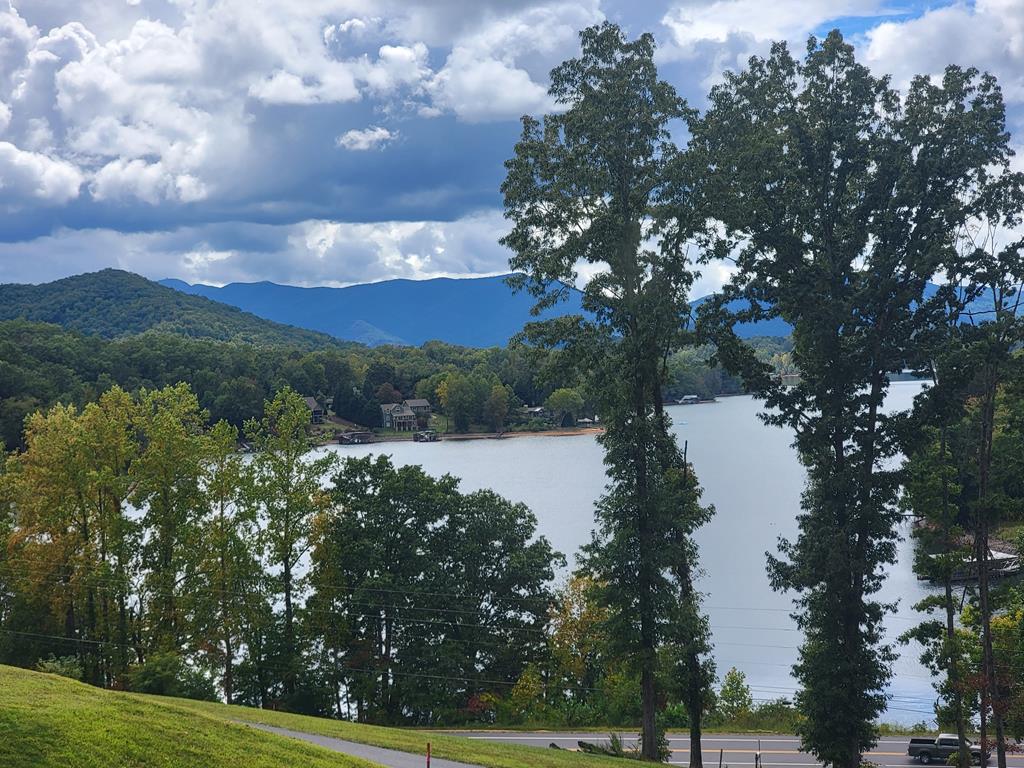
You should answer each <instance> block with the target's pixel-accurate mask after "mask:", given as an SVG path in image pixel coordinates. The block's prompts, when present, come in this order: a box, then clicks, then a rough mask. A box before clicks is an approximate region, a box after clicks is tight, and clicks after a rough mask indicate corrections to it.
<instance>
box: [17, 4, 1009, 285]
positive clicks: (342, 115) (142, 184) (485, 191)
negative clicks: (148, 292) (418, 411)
mask: <svg viewBox="0 0 1024 768" xmlns="http://www.w3.org/2000/svg"><path fill="white" fill-rule="evenodd" d="M914 6H915V4H913V3H912V4H910V5H909V7H910V8H911V9H912V8H913V7H914ZM893 14H896V15H893ZM606 15H607V16H609V17H611V18H613V19H615V20H616V21H618V22H620V23H622V24H623V26H624V27H625V28H626V30H627V32H628V33H629V34H631V35H635V34H637V33H639V32H640V31H642V30H644V29H651V30H652V31H654V32H655V35H656V37H657V39H658V44H659V54H658V55H659V57H660V59H659V63H661V64H662V65H663V66H662V74H663V76H665V77H667V78H668V79H669V80H670V81H672V82H673V83H674V84H675V85H676V86H677V87H678V88H679V90H680V91H681V92H682V93H684V94H685V95H687V97H688V98H692V99H693V100H694V103H695V104H698V105H699V104H700V100H701V99H702V97H703V95H704V94H706V92H707V86H708V85H709V84H710V83H711V82H713V81H714V80H715V79H716V78H718V77H719V76H720V73H721V71H722V70H723V69H725V68H730V67H736V66H742V64H743V63H744V62H745V60H746V58H747V57H748V56H749V55H750V54H752V53H764V52H765V51H766V50H767V46H768V43H769V41H770V40H774V39H786V40H789V41H790V42H791V43H792V44H793V45H794V48H796V49H797V50H799V48H800V47H801V46H802V42H803V40H804V39H805V37H806V35H807V34H808V33H811V32H814V31H818V30H820V29H822V28H827V26H829V25H833V24H835V25H839V26H840V27H842V28H844V29H849V31H850V34H848V35H847V37H848V39H851V40H853V41H854V42H855V43H856V44H857V46H858V55H859V56H860V57H861V59H862V60H864V61H867V62H868V63H869V64H870V65H871V66H872V67H873V68H874V69H875V70H876V71H877V72H879V73H882V72H891V73H893V74H894V75H895V76H896V81H897V83H898V84H901V83H904V82H906V80H907V79H909V77H910V76H911V75H912V74H914V73H917V72H930V73H938V72H940V71H941V69H942V67H943V66H944V65H945V64H946V63H948V62H950V61H954V62H956V63H960V64H964V65H976V66H979V67H981V68H984V69H989V70H991V71H993V72H994V73H996V74H997V75H998V76H999V77H1000V81H1001V82H1002V84H1003V86H1004V89H1005V93H1006V96H1007V103H1008V106H1009V108H1010V123H1011V126H1012V127H1013V128H1014V130H1015V131H1017V132H1018V133H1019V132H1020V131H1021V130H1024V123H1022V119H1024V44H1022V42H1021V41H1022V40H1024V3H1021V2H1019V0H975V1H974V2H968V1H967V0H963V1H960V0H953V1H952V2H945V1H944V2H942V3H938V4H935V7H933V8H930V9H927V10H924V11H914V10H908V9H907V4H906V3H898V2H896V0H776V2H772V3H766V2H764V1H763V0H661V2H660V3H658V4H657V5H655V4H640V3H630V2H627V0H478V2H474V3H466V2H465V0H373V1H372V2H371V0H315V1H313V2H302V3H253V2H251V0H209V1H207V0H204V1H203V2H198V1H197V0H171V1H170V2H168V0H131V3H129V2H126V1H117V2H111V0H0V209H2V210H4V211H13V210H18V211H29V212H30V213H31V214H32V215H30V216H19V217H17V218H12V222H13V223H14V225H12V226H10V227H6V228H0V229H2V230H3V231H2V232H0V240H3V239H5V238H6V239H10V240H15V239H20V240H25V239H26V238H31V237H37V238H38V239H37V240H34V241H29V242H23V243H18V244H14V245H7V246H3V248H2V249H0V253H3V254H6V257H4V261H5V262H7V263H0V276H2V275H3V274H4V271H7V272H8V274H7V275H6V277H7V278H8V279H10V278H12V275H11V274H9V273H10V269H11V266H10V262H11V261H12V259H11V258H8V257H10V256H11V255H13V254H26V255H31V257H32V260H30V261H25V260H20V263H23V264H25V265H26V266H25V267H24V269H26V270H27V272H26V273H25V274H30V273H31V272H32V270H33V269H36V270H38V272H37V274H39V275H42V274H44V273H46V274H47V275H48V276H52V273H53V272H54V271H57V272H61V273H62V274H66V273H69V272H74V271H81V270H82V269H91V268H96V267H97V266H103V264H104V260H106V263H110V264H117V265H120V266H123V267H125V268H129V269H135V270H136V271H141V272H143V273H144V274H147V275H150V276H156V277H163V276H165V275H169V274H174V275H176V276H181V277H185V278H187V279H202V280H209V281H212V282H222V281H225V280H252V279H275V280H280V281H286V282H302V283H305V284H317V283H332V284H338V283H346V282H360V281H363V280H367V279H384V278H387V277H397V276H404V277H424V276H433V275H440V274H454V275H458V274H474V273H478V272H497V271H503V270H504V269H505V266H506V257H507V254H505V253H504V252H503V251H502V249H501V248H500V247H498V246H497V244H496V239H497V237H499V236H500V234H501V233H502V232H504V228H505V223H504V222H503V221H502V220H501V218H500V216H499V215H498V214H497V211H496V210H494V209H495V208H496V207H497V206H500V195H499V193H498V185H499V184H500V180H501V176H502V173H503V171H502V165H501V163H502V161H503V160H504V159H505V158H507V157H508V154H509V152H510V151H511V147H512V144H513V143H514V141H515V136H516V134H517V127H516V126H515V125H514V121H515V120H516V118H518V117H519V116H520V115H522V114H523V113H532V114H537V113H540V112H545V111H550V110H552V109H554V108H555V105H553V104H552V103H551V101H550V99H549V97H548V95H547V87H548V72H549V70H550V69H551V67H553V66H554V65H556V64H557V63H558V62H560V61H562V60H564V59H565V58H567V57H569V56H573V55H575V54H576V53H577V51H578V32H579V30H580V29H581V28H583V27H585V26H587V25H590V24H593V23H595V22H599V21H601V20H602V19H603V18H604V17H605V16H606ZM659 22H660V23H659ZM399 136H400V139H401V140H400V141H398V140H396V139H397V138H398V137H399ZM383 147H387V151H386V152H373V151H371V150H375V149H381V148H383ZM339 148H340V150H339ZM342 150H343V151H342ZM481 209H485V210H486V212H485V213H471V212H473V211H479V210H481ZM378 220H380V221H378ZM125 221H128V222H131V227H132V228H133V229H141V230H144V231H141V232H134V233H124V234H122V233H119V232H117V231H116V230H117V228H118V227H119V226H123V225H122V222H125ZM83 222H88V223H89V224H90V225H91V226H93V227H96V228H95V229H88V230H84V231H81V232H79V231H76V230H75V229H74V227H81V226H83V224H82V223H83ZM12 249H13V250H12ZM48 249H51V250H52V253H58V254H61V257H57V256H52V255H47V254H49V253H50V252H51V251H49V250H48ZM89 249H95V254H92V255H87V251H89ZM96 254H106V256H98V255H96ZM62 258H63V259H64V260H66V262H67V265H68V266H67V267H62V266H60V261H61V259H62ZM48 265H49V266H48ZM47 270H49V272H47ZM707 273H708V274H707V275H706V276H705V281H706V283H707V287H708V288H710V287H712V285H713V284H714V283H717V282H719V281H720V280H721V279H722V275H719V274H713V271H712V270H711V269H709V270H707ZM24 276H25V275H24V274H23V275H21V277H24ZM702 290H704V289H702Z"/></svg>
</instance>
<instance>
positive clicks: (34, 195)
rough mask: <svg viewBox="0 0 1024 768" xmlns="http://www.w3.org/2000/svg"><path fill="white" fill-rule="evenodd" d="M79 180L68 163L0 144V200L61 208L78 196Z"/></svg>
mask: <svg viewBox="0 0 1024 768" xmlns="http://www.w3.org/2000/svg"><path fill="white" fill-rule="evenodd" d="M82 181H83V177H82V174H81V173H80V172H79V170H78V169H77V168H76V167H75V166H74V165H72V164H71V163H67V162H64V161H63V160H60V159H57V158H53V157H49V156H47V155H43V154H39V153H37V152H26V151H24V150H21V149H18V147H16V146H14V145H13V144H11V143H10V142H9V141H0V200H2V199H6V200H7V201H8V202H12V203H15V204H17V203H20V202H27V201H35V202H36V203H39V204H44V205H60V204H62V203H66V202H67V201H68V200H71V199H72V198H74V197H77V196H78V190H79V187H81V186H82ZM15 207H17V205H15Z"/></svg>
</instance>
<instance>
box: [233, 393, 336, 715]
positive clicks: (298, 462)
mask: <svg viewBox="0 0 1024 768" xmlns="http://www.w3.org/2000/svg"><path fill="white" fill-rule="evenodd" d="M308 433H309V409H308V408H307V407H306V403H305V401H304V400H303V398H302V396H301V395H299V394H298V393H297V392H295V391H294V390H292V389H290V388H288V387H286V388H284V389H282V390H281V391H280V392H278V393H277V395H276V396H275V397H274V399H273V400H272V401H267V403H266V404H265V406H264V415H263V419H262V420H260V421H255V420H254V421H250V422H247V423H246V435H247V436H248V438H249V439H250V441H252V444H253V445H254V446H255V447H256V448H257V450H258V452H257V454H256V456H255V457H254V458H253V461H252V464H251V465H250V470H251V476H250V478H249V480H248V481H247V483H248V484H249V485H248V487H249V493H250V498H249V503H252V504H254V505H255V506H256V508H257V510H258V513H259V514H260V515H261V517H262V519H261V522H262V524H263V528H264V540H265V542H266V546H267V557H268V559H269V561H270V563H271V564H272V565H273V566H274V567H275V568H277V569H279V572H278V573H277V574H275V576H274V578H273V581H274V582H275V583H276V585H277V594H279V595H280V597H281V601H282V603H283V605H284V617H283V637H282V644H281V656H282V658H281V667H282V675H281V677H282V682H283V687H284V694H285V697H286V698H289V697H291V696H293V695H294V694H295V693H296V688H297V684H296V681H297V678H298V675H299V672H300V666H301V662H300V658H299V648H298V644H297V635H296V618H295V613H296V608H297V593H298V591H299V589H298V588H299V579H298V576H297V574H296V566H298V564H299V561H300V560H301V559H302V557H303V555H305V553H306V552H307V551H308V549H309V546H310V541H309V534H310V526H311V524H312V520H313V517H314V515H316V513H317V512H319V511H320V510H322V509H324V508H326V507H327V505H328V504H329V499H328V496H327V494H326V493H325V492H324V491H323V490H322V488H321V481H322V479H323V478H324V477H326V476H327V474H328V472H329V471H330V469H331V468H332V467H333V466H334V464H335V454H333V453H325V454H323V455H321V456H308V455H307V454H308V453H309V452H310V450H311V449H312V447H313V446H312V443H311V441H310V437H309V434H308Z"/></svg>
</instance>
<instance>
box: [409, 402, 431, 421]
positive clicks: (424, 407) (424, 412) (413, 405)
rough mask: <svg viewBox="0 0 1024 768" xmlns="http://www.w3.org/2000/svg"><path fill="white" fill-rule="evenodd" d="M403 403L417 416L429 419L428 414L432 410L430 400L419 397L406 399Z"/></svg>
mask: <svg viewBox="0 0 1024 768" xmlns="http://www.w3.org/2000/svg"><path fill="white" fill-rule="evenodd" d="M404 405H407V406H408V407H409V408H410V409H411V410H412V412H413V413H415V414H416V415H417V416H418V417H422V418H424V419H429V418H430V414H431V413H432V412H433V411H432V409H431V407H430V401H429V400H424V399H423V398H421V397H417V398H413V399H412V400H406V401H405V402H404Z"/></svg>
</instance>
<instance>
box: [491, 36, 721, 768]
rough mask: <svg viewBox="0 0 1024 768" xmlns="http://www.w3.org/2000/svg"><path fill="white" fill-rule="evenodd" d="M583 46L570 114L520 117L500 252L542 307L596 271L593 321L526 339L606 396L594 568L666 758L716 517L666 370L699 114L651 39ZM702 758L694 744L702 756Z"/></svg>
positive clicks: (655, 751)
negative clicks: (707, 537) (668, 671)
mask: <svg viewBox="0 0 1024 768" xmlns="http://www.w3.org/2000/svg"><path fill="white" fill-rule="evenodd" d="M580 39H581V43H582V53H581V55H580V57H579V58H576V59H571V60H569V61H566V62H564V63H563V64H561V65H559V66H558V67H556V68H555V69H554V70H553V71H552V72H551V88H550V94H551V97H552V98H553V99H554V101H556V102H557V103H558V104H559V105H560V106H561V107H563V108H564V111H562V112H560V113H558V114H552V115H546V116H545V117H544V118H543V120H537V119H534V118H532V117H524V118H523V131H522V136H521V138H520V140H519V142H518V143H517V144H516V147H515V156H514V157H513V158H512V159H510V160H509V161H507V163H506V167H507V169H508V175H507V177H506V179H505V182H504V183H503V185H502V192H503V193H504V196H505V215H506V216H507V217H508V218H509V219H511V221H512V230H511V232H510V233H509V234H508V235H507V236H506V237H504V238H503V239H502V243H504V244H505V245H506V246H508V247H509V248H510V249H511V250H512V251H513V257H512V259H511V262H510V263H511V267H512V269H513V270H514V271H515V272H516V273H517V276H516V277H514V278H513V283H514V285H515V286H516V287H519V288H523V287H526V288H528V289H529V290H530V291H531V293H533V295H534V296H536V297H537V299H538V303H537V309H538V310H539V309H541V308H543V307H545V306H549V305H551V304H554V303H556V302H557V301H559V299H561V298H562V297H564V296H565V295H566V293H567V292H568V290H569V289H568V287H567V285H570V284H572V283H573V282H575V281H576V279H577V277H578V275H577V273H576V271H575V270H576V265H577V264H578V263H580V262H583V263H586V264H588V265H595V266H597V267H598V270H597V273H596V274H595V275H594V276H593V277H592V278H590V279H589V280H588V281H587V283H586V286H585V288H584V292H583V306H584V308H585V309H586V310H588V311H589V312H590V313H592V315H591V318H587V317H583V316H570V317H565V318H562V319H560V320H557V321H553V322H550V323H546V324H532V327H530V328H529V329H528V335H529V337H530V338H531V339H532V340H533V341H534V342H537V343H540V344H545V345H549V346H552V347H555V346H561V347H562V350H563V354H561V355H559V359H560V360H561V361H562V362H563V363H564V364H566V365H572V366H574V367H575V368H576V369H577V370H578V371H579V372H580V373H581V374H586V375H589V376H591V377H592V382H591V383H592V384H593V387H592V389H593V390H594V391H595V392H597V393H598V395H597V397H598V401H597V408H598V412H599V414H600V416H601V421H602V423H603V424H604V426H605V433H604V434H603V435H602V436H601V437H600V438H599V439H600V440H601V443H602V445H603V446H604V449H605V463H606V465H607V467H608V474H609V478H610V486H609V491H608V493H607V494H606V495H605V496H604V497H603V498H602V499H601V500H600V502H599V504H598V508H597V520H598V528H599V530H598V533H597V537H596V538H595V541H594V543H593V545H592V546H591V547H590V548H589V558H590V567H591V569H592V570H593V571H594V574H595V576H596V577H597V582H596V583H597V585H598V591H599V594H600V597H601V601H602V602H603V603H604V604H605V605H606V606H607V607H608V608H609V628H610V636H611V638H612V640H613V641H615V642H616V643H617V644H618V645H619V647H620V648H622V649H623V650H625V651H626V652H627V654H628V655H629V658H630V659H631V660H632V661H633V662H634V663H635V664H636V666H637V668H638V669H639V672H640V679H641V698H642V702H643V716H642V740H643V747H642V749H643V755H644V757H645V758H647V759H657V758H658V757H659V754H660V746H659V738H660V737H659V734H658V727H657V723H656V710H657V706H658V691H657V683H656V668H657V663H658V648H659V646H660V645H661V644H662V643H664V642H666V641H667V640H669V638H671V639H672V640H673V641H675V640H677V639H678V638H677V637H672V635H673V632H672V631H671V628H670V627H669V626H668V625H669V624H670V623H671V619H672V618H673V617H674V616H675V615H676V614H675V610H674V609H675V606H676V605H678V604H679V602H680V601H681V600H682V601H684V602H685V601H689V603H690V605H691V606H693V607H694V609H696V601H697V598H696V595H695V593H694V592H693V589H692V585H691V583H690V581H691V579H692V576H693V570H694V567H695V562H694V558H693V555H694V554H695V553H694V551H693V549H692V547H690V546H689V545H688V542H689V536H690V534H691V533H692V532H693V529H694V528H695V527H696V526H697V525H699V524H701V523H702V522H703V521H704V520H705V519H706V517H707V514H708V510H706V509H705V508H703V507H700V505H699V504H697V503H696V501H695V498H694V494H693V493H692V487H690V486H689V485H688V484H687V483H686V482H685V481H684V480H683V476H684V475H685V474H686V469H685V465H684V461H683V457H682V456H681V454H680V452H679V450H678V448H677V446H676V445H675V442H674V440H673V438H672V435H671V434H670V432H669V419H668V417H667V415H666V413H665V410H664V408H663V402H662V388H663V386H664V384H665V381H666V359H667V357H668V354H669V352H671V350H672V349H673V348H675V347H677V346H679V345H681V344H682V343H683V342H684V340H685V337H684V334H683V332H682V326H683V322H684V319H685V318H686V317H687V314H688V307H687V305H686V292H687V290H688V288H689V286H690V284H691V282H692V275H691V273H690V272H689V271H688V269H687V264H686V261H685V259H684V258H683V257H682V252H681V250H680V249H679V248H678V247H677V245H676V244H677V243H678V242H680V241H683V240H685V239H686V233H687V232H688V231H689V230H690V220H689V218H688V216H687V215H686V213H685V209H684V208H680V209H677V211H676V213H677V220H676V221H675V222H673V224H672V226H673V230H674V237H673V238H672V239H671V240H668V239H662V238H660V237H659V232H658V228H657V227H656V226H655V220H656V218H657V217H658V214H659V209H658V203H659V199H660V197H661V196H662V195H663V194H664V192H665V191H666V186H667V181H668V175H667V170H668V168H669V167H670V164H671V161H672V160H673V158H674V157H675V156H676V155H677V154H678V152H677V149H676V147H675V146H674V144H673V143H672V140H671V136H670V128H671V126H672V124H673V122H674V121H675V122H678V123H679V124H681V123H682V122H683V121H684V120H685V119H687V118H689V117H690V112H689V110H688V109H687V107H686V105H685V103H684V102H683V100H682V99H680V98H679V97H678V96H677V94H676V92H675V90H674V89H673V88H672V86H671V85H669V84H668V83H666V82H664V81H663V80H660V79H659V78H658V73H657V68H656V66H655V64H654V39H653V37H652V36H651V35H649V34H645V35H641V36H640V37H639V38H637V39H636V40H632V41H630V40H627V39H626V37H625V36H624V35H623V33H622V31H621V30H620V29H619V28H618V27H617V26H615V25H613V24H603V25H600V26H595V27H591V28H589V29H586V30H584V31H583V32H582V33H581V35H580ZM699 645H702V644H700V643H697V644H695V645H694V646H693V648H692V649H691V650H694V649H696V648H697V646H699ZM698 719H699V716H698ZM700 754H701V752H700V747H699V744H694V745H693V746H692V749H691V761H692V762H693V763H698V764H699V762H700Z"/></svg>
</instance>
